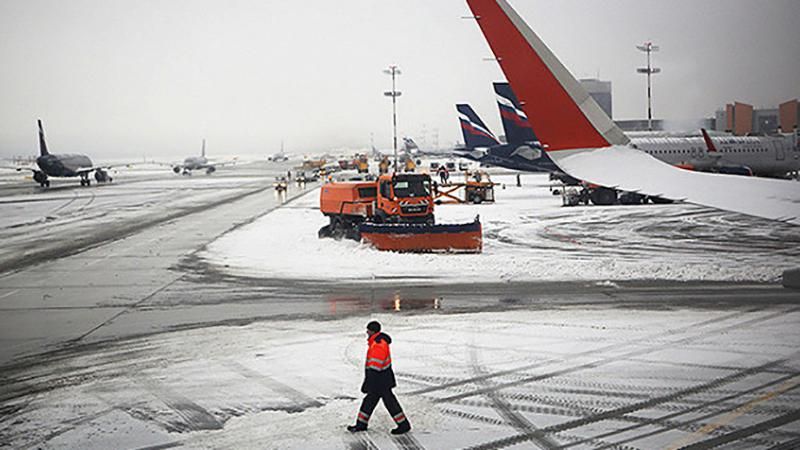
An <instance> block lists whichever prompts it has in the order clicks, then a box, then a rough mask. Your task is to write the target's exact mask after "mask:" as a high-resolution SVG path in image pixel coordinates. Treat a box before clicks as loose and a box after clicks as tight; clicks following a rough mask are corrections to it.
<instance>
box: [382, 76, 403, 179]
mask: <svg viewBox="0 0 800 450" xmlns="http://www.w3.org/2000/svg"><path fill="white" fill-rule="evenodd" d="M383 73H385V74H388V75H391V76H392V90H391V91H386V92H384V93H383V95H385V96H387V97H392V129H393V136H394V171H395V173H397V97H400V94H401V92H400V91H398V90H397V89H395V77H396V76H397V75H400V73H401V72H400V69H399V68H398V67H397V66H396V65H394V64H392V65H391V66H389V68H388V69H384V70H383Z"/></svg>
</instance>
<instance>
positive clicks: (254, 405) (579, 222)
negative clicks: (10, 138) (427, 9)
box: [0, 162, 800, 449]
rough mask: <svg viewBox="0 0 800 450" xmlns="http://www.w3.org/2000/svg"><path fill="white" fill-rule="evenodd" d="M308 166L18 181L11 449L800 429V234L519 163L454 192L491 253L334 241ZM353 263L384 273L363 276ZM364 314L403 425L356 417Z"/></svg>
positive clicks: (715, 434) (7, 385)
mask: <svg viewBox="0 0 800 450" xmlns="http://www.w3.org/2000/svg"><path fill="white" fill-rule="evenodd" d="M291 166H292V164H290V163H285V164H284V163H277V164H276V163H266V162H260V163H252V164H247V163H244V164H237V165H236V166H232V167H230V168H225V169H220V170H219V171H217V173H215V174H213V175H211V176H206V175H201V174H195V175H193V176H191V177H188V176H180V175H174V174H173V173H171V172H170V171H169V169H168V168H165V169H160V168H155V167H150V168H147V169H135V168H134V169H128V170H126V171H120V173H119V174H117V175H115V181H114V183H113V184H111V185H104V186H92V187H90V188H81V187H80V186H77V183H74V184H64V185H63V187H62V185H61V184H60V185H59V186H58V188H57V189H51V190H49V191H40V190H39V189H38V188H36V187H35V186H34V187H32V186H31V185H25V184H20V183H25V182H26V181H25V180H22V179H21V175H20V174H7V176H6V178H4V181H7V182H4V183H3V184H2V185H0V236H2V239H3V242H4V246H3V247H4V248H2V249H0V264H4V266H3V267H4V268H5V270H4V272H3V273H2V274H1V275H0V310H2V315H1V316H0V343H1V344H2V345H0V367H2V375H1V377H2V387H1V388H0V424H1V425H2V427H0V429H1V430H2V431H0V446H2V447H10V448H56V447H57V448H64V447H67V448H141V447H157V448H163V447H187V448H221V447H227V448H231V447H236V448H468V447H473V448H530V447H531V446H536V447H540V448H598V447H599V448H606V447H607V448H625V449H633V448H642V449H649V448H678V447H682V446H694V447H690V448H712V447H713V446H714V445H723V444H724V445H726V446H729V447H733V448H765V449H766V448H791V445H797V443H798V442H800V422H798V420H800V411H798V409H797V406H796V405H797V403H798V398H797V386H800V358H799V357H798V353H797V348H798V344H800V335H798V332H797V330H798V329H800V327H798V324H800V312H799V310H798V308H799V307H800V293H799V292H798V291H793V290H789V289H785V288H783V287H781V285H780V283H779V278H780V271H781V270H782V269H783V268H785V267H791V266H792V265H795V266H796V265H797V262H798V260H797V258H798V256H797V254H798V246H799V245H800V243H798V238H797V233H796V232H794V229H793V228H791V227H788V226H786V225H781V224H775V223H771V222H768V221H762V220H760V219H751V218H747V217H743V216H738V215H734V214H728V213H721V212H716V211H710V210H706V209H702V208H697V207H694V206H688V205H681V204H676V205H642V206H619V207H610V208H602V207H581V208H562V207H561V206H560V202H561V200H560V198H559V197H557V196H552V195H550V193H549V191H548V190H547V187H546V186H544V185H543V183H542V182H541V179H540V178H536V177H537V176H524V177H523V188H521V189H519V190H515V189H516V188H515V187H514V186H512V185H511V184H510V183H509V182H508V180H506V179H504V178H503V177H502V176H500V178H498V180H500V181H504V182H506V183H508V185H507V187H506V189H500V188H498V190H497V197H498V204H497V205H494V206H492V205H481V206H473V205H470V206H441V207H440V208H439V209H438V210H437V211H441V214H442V215H441V217H442V218H443V220H445V219H448V218H449V219H452V220H460V219H461V218H462V217H470V216H473V215H474V214H475V213H480V214H481V215H482V218H484V234H485V237H486V240H487V241H486V247H485V250H486V252H485V253H484V254H482V255H460V256H453V255H424V256H421V257H419V258H416V257H417V256H419V255H399V254H393V253H377V252H374V250H372V249H369V248H365V247H363V246H360V245H359V244H356V243H352V242H344V241H342V242H337V241H332V240H331V241H320V240H318V239H317V236H316V229H317V228H318V226H319V223H320V222H321V221H322V223H324V219H323V218H322V217H321V215H320V214H319V211H315V210H314V209H313V208H314V202H315V200H314V199H315V193H314V192H315V191H317V189H318V185H316V184H311V185H307V186H297V185H294V184H292V185H290V188H289V190H288V192H287V193H286V194H285V195H277V194H276V193H275V192H274V190H273V182H274V179H275V176H278V175H282V174H285V173H286V170H287V169H289V168H291ZM537 180H538V181H537ZM27 183H30V181H27ZM448 208H452V209H449V210H448ZM503 211H505V213H504V212H503ZM437 214H438V213H437ZM503 214H505V216H503ZM243 236H247V237H246V238H243ZM226 242H227V243H228V244H226ZM248 244H249V245H248ZM246 247H250V248H249V250H250V252H249V253H247V254H244V253H243V250H242V249H243V248H246ZM290 248H291V249H293V252H291V253H290V252H289V249H290ZM226 252H228V253H227V254H226ZM226 255H227V256H226ZM259 255H260V256H259ZM244 256H247V257H246V258H245V257H244ZM224 258H228V260H227V261H226V260H225V259H224ZM352 258H356V259H357V260H359V261H361V263H362V264H363V265H370V264H381V266H382V267H386V268H388V269H387V270H386V271H383V272H375V271H372V272H370V274H373V273H374V274H375V277H374V281H375V282H373V281H372V278H370V280H364V279H362V275H363V273H361V272H358V271H357V270H352V269H353V268H355V269H358V266H357V265H353V263H352ZM508 258H513V259H512V261H514V262H516V264H517V267H512V265H511V264H510V263H509V264H508V266H509V267H505V268H504V267H503V264H504V263H503V261H505V260H507V259H508ZM670 259H675V260H676V262H675V264H671V263H670ZM303 261H306V262H307V264H305V266H304V264H303ZM548 262H550V263H551V265H550V266H548ZM612 262H613V264H615V266H609V264H611V263H612ZM245 263H247V264H250V265H246V264H245ZM426 264H427V265H426ZM648 264H649V265H648ZM682 264H688V265H689V267H691V268H692V270H688V271H674V270H668V269H670V268H675V267H680V266H681V265H682ZM226 265H227V267H226ZM339 265H341V270H337V267H338V266H339ZM393 265H395V266H396V267H397V269H396V270H395V268H394V267H393ZM638 265H641V266H642V267H643V269H641V270H638V271H634V270H633V269H631V270H628V271H621V272H620V273H622V274H623V276H618V277H614V276H613V275H614V271H613V269H614V268H615V267H616V268H621V269H624V268H636V267H637V266H638ZM547 267H549V268H547ZM654 267H662V268H663V270H661V271H654V270H651V269H652V268H654ZM301 269H305V271H301ZM432 269H435V272H434V273H433V275H432V276H431V277H428V278H426V277H425V276H424V274H425V273H430V272H431V270H432ZM523 269H524V270H523ZM281 270H282V271H281ZM570 270H572V271H573V272H572V273H573V274H574V275H573V276H567V275H569V274H570ZM482 271H483V272H485V273H486V274H488V275H489V276H481V274H482V273H483V272H482ZM393 272H394V273H395V275H399V277H397V278H395V279H392V278H391V276H390V275H391V274H392V273H393ZM337 273H338V276H337ZM503 274H508V275H509V276H502V275H503ZM538 275H541V276H540V277H539V276H538ZM693 275H694V276H693ZM370 319H377V320H380V321H382V322H383V323H384V325H385V328H386V331H387V332H388V333H389V334H391V335H392V336H393V338H394V343H393V353H394V360H395V362H394V364H395V370H396V372H397V374H398V384H399V388H398V395H399V397H400V400H401V401H402V402H403V404H404V407H405V409H406V412H407V413H408V416H409V418H410V420H411V421H412V425H413V426H414V429H413V430H412V433H411V434H409V435H408V436H406V437H404V438H399V439H397V438H392V437H390V436H389V435H388V433H387V431H388V428H389V425H390V424H389V423H388V416H387V417H383V415H384V413H383V412H382V411H381V410H380V409H379V410H378V411H376V413H375V420H374V422H373V423H372V424H371V425H370V431H369V432H368V433H367V434H366V435H361V436H360V437H356V438H353V437H352V436H350V435H349V434H347V433H346V431H345V430H344V426H345V425H347V424H349V423H351V422H352V421H353V420H354V417H355V413H356V410H357V408H358V402H359V400H360V393H359V392H358V386H359V384H360V381H361V380H360V377H361V376H363V369H362V368H361V365H362V364H363V361H362V358H363V352H364V350H365V347H364V345H365V344H364V334H363V327H364V324H365V323H366V322H367V321H368V320H370ZM309 364H311V365H312V366H313V370H309V369H308V367H309ZM781 445H784V446H785V445H788V446H789V447H780V446H781Z"/></svg>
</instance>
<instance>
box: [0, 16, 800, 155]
mask: <svg viewBox="0 0 800 450" xmlns="http://www.w3.org/2000/svg"><path fill="white" fill-rule="evenodd" d="M511 4H512V5H513V6H514V7H515V8H516V9H517V11H518V12H519V13H520V14H521V15H522V16H523V17H524V18H525V20H526V21H527V22H528V24H529V25H530V26H531V27H532V28H533V29H534V30H535V31H536V32H537V33H538V34H539V35H540V36H541V37H542V39H544V41H545V42H546V43H547V45H548V46H549V47H550V48H551V49H552V50H553V51H554V53H555V54H556V55H557V56H558V57H559V58H560V59H561V60H562V62H563V63H564V65H565V66H566V67H567V68H568V69H569V70H570V71H571V72H572V73H573V75H575V76H577V77H579V78H581V77H596V76H597V75H599V76H600V78H601V79H604V80H610V81H611V82H612V83H613V99H614V116H615V118H643V117H645V116H646V101H645V80H644V77H643V76H641V75H637V74H636V73H635V68H636V67H637V66H640V65H642V64H644V54H642V53H641V52H639V51H637V50H636V48H635V45H636V44H640V43H642V42H644V41H646V40H652V41H653V42H655V43H656V44H657V45H659V46H660V47H661V51H660V52H659V53H658V54H656V55H655V65H656V66H658V67H661V68H662V70H663V72H662V73H661V74H659V75H657V76H656V77H655V80H654V88H653V92H654V114H655V116H656V117H657V118H670V119H684V118H698V117H705V116H711V115H713V113H714V110H715V109H716V108H717V107H719V106H721V105H724V104H725V103H726V102H729V101H733V100H740V101H744V102H748V103H752V104H754V105H755V106H756V107H776V106H777V105H778V103H780V102H782V101H785V100H788V99H791V98H796V97H798V96H800V1H797V0H770V1H756V0H715V1H697V0H671V1H643V0H616V1H602V2H599V1H576V0H530V1H523V0H511ZM469 14H470V13H469V9H468V7H467V5H466V2H465V1H463V0H435V1H434V0H392V1H390V0H352V1H351V0H342V1H331V0H302V1H296V0H295V1H290V0H280V1H279V0H272V1H270V0H253V1H249V0H247V1H208V0H185V1H165V0H158V1H146V0H136V1H115V0H70V1H61V0H33V1H32V0H24V1H23V0H2V1H0V156H10V155H15V154H34V153H37V152H38V146H37V140H36V128H35V121H36V118H37V117H41V118H42V119H43V120H44V122H45V130H46V131H47V135H48V143H49V145H50V147H51V148H52V150H54V151H58V152H78V151H82V152H86V153H88V154H90V155H91V156H92V157H93V158H94V159H97V160H102V159H103V158H112V157H113V158H117V157H121V156H134V155H135V156H137V157H139V156H141V155H143V154H147V155H148V156H158V155H187V154H190V153H194V152H196V151H198V149H199V146H200V140H201V139H202V138H203V137H206V138H207V139H208V145H209V152H210V153H211V154H212V155H213V154H214V153H216V154H226V155H230V154H254V155H267V154H271V153H274V152H275V151H277V149H279V147H280V142H281V140H282V139H283V140H284V141H285V146H286V150H287V151H288V152H295V153H304V152H310V151H325V150H330V149H336V148H342V147H351V148H358V147H368V146H369V145H370V139H371V137H373V139H374V142H375V145H376V146H377V147H380V148H389V147H390V146H391V102H390V100H389V99H388V98H386V97H383V91H385V90H388V89H390V87H391V80H390V78H389V77H388V76H387V75H384V74H383V73H382V70H383V69H384V68H385V67H386V66H388V65H389V64H392V63H396V64H398V65H399V66H400V68H401V70H402V71H403V74H402V75H401V76H400V77H399V79H398V89H399V90H400V91H402V92H403V94H402V97H400V99H399V102H398V125H399V129H400V134H401V135H410V136H414V137H415V138H416V140H417V141H418V142H420V143H425V144H428V145H431V144H433V143H434V140H435V138H436V137H437V136H438V143H439V144H440V146H445V145H451V144H453V143H454V142H455V141H460V140H461V133H460V129H459V127H458V122H457V117H456V113H455V107H454V104H455V103H457V102H468V103H471V104H472V105H473V107H474V108H475V109H476V111H477V112H478V114H480V115H481V116H482V117H483V118H484V120H485V121H486V122H487V124H488V125H489V127H490V128H492V129H493V130H494V132H495V133H496V134H500V133H501V128H500V124H499V119H498V117H497V115H498V114H497V108H496V104H495V100H494V94H493V92H492V88H491V82H492V81H496V80H502V79H503V77H502V72H501V71H500V70H499V68H498V67H497V65H496V63H494V62H491V61H484V60H483V59H484V58H487V57H490V56H491V52H490V50H489V47H488V46H487V45H486V43H485V41H484V39H483V36H482V34H481V32H480V30H479V28H478V27H477V25H476V24H475V23H474V21H471V20H464V19H461V17H462V16H468V15H469Z"/></svg>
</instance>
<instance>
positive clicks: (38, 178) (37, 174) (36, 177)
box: [33, 170, 47, 184]
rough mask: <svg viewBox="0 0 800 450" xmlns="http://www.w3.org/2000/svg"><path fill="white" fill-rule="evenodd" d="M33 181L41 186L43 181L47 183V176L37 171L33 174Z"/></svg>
mask: <svg viewBox="0 0 800 450" xmlns="http://www.w3.org/2000/svg"><path fill="white" fill-rule="evenodd" d="M33 180H34V181H36V182H37V183H39V184H42V183H44V182H45V181H47V175H45V173H44V172H40V171H38V170H37V171H35V172H33Z"/></svg>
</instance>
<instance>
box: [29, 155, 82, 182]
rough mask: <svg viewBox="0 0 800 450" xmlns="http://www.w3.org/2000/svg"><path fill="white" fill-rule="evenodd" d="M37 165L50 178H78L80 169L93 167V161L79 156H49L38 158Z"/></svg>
mask: <svg viewBox="0 0 800 450" xmlns="http://www.w3.org/2000/svg"><path fill="white" fill-rule="evenodd" d="M36 165H38V166H39V168H40V169H41V170H42V172H44V173H45V174H46V175H47V176H50V177H77V176H79V175H80V173H79V172H78V170H79V169H88V168H91V167H92V160H91V159H89V157H88V156H86V155H79V154H60V155H54V154H48V155H42V156H39V157H38V158H36Z"/></svg>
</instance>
